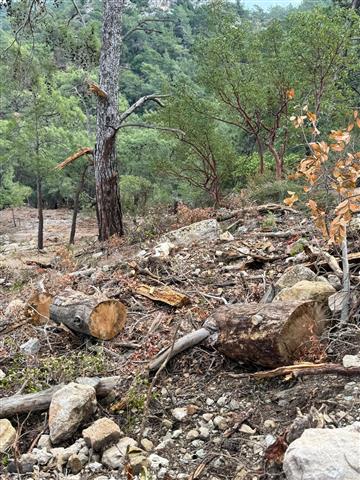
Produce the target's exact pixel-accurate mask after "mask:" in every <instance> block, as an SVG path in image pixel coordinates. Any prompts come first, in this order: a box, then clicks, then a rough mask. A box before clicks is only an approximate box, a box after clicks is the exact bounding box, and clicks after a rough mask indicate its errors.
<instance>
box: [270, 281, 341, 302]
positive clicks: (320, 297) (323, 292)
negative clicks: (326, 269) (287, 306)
mask: <svg viewBox="0 0 360 480" xmlns="http://www.w3.org/2000/svg"><path fill="white" fill-rule="evenodd" d="M335 292H336V290H335V288H334V287H332V286H331V285H330V283H328V282H326V281H321V282H311V281H309V280H302V281H301V282H298V283H295V285H293V286H292V287H289V288H283V289H282V290H281V291H280V292H279V293H278V294H277V295H276V297H275V299H274V300H275V301H285V302H286V301H295V300H302V301H307V300H311V301H315V302H326V301H327V299H328V298H329V297H330V295H333V294H334V293H335Z"/></svg>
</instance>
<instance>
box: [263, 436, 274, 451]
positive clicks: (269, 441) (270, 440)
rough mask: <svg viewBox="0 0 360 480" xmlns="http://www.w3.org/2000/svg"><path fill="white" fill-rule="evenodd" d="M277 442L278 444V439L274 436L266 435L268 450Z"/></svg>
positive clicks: (265, 441)
mask: <svg viewBox="0 0 360 480" xmlns="http://www.w3.org/2000/svg"><path fill="white" fill-rule="evenodd" d="M275 442H276V438H275V437H274V435H266V437H265V440H264V443H265V445H266V447H267V448H268V447H270V446H271V445H273V444H274V443H275Z"/></svg>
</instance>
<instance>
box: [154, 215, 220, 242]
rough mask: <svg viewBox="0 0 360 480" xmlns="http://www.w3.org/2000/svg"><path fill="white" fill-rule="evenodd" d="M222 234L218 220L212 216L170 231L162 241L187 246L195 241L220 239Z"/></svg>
mask: <svg viewBox="0 0 360 480" xmlns="http://www.w3.org/2000/svg"><path fill="white" fill-rule="evenodd" d="M220 234H221V230H220V226H219V224H218V222H217V221H216V219H215V218H211V219H210V220H202V221H201V222H197V223H193V224H191V225H187V226H186V227H182V228H179V229H178V230H173V231H172V232H168V233H166V234H165V235H163V236H162V237H161V241H165V242H170V243H173V244H175V245H184V246H187V245H189V244H191V243H194V242H208V241H211V240H218V239H219V237H220Z"/></svg>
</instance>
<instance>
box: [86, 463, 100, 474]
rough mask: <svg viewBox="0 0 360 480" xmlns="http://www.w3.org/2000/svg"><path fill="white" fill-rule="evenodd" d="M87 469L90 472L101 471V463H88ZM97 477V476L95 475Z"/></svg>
mask: <svg viewBox="0 0 360 480" xmlns="http://www.w3.org/2000/svg"><path fill="white" fill-rule="evenodd" d="M87 469H88V470H90V472H93V473H96V472H101V470H102V469H103V465H102V463H100V462H92V463H89V464H88V466H87ZM97 478H99V477H97Z"/></svg>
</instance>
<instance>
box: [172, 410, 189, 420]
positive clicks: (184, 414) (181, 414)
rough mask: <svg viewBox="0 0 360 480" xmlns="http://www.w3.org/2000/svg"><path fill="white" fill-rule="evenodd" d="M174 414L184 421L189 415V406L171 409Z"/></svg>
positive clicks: (177, 418)
mask: <svg viewBox="0 0 360 480" xmlns="http://www.w3.org/2000/svg"><path fill="white" fill-rule="evenodd" d="M171 413H172V416H173V417H174V418H176V420H178V421H179V422H183V421H184V420H185V419H186V417H187V416H188V409H187V407H177V408H174V409H173V410H171Z"/></svg>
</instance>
